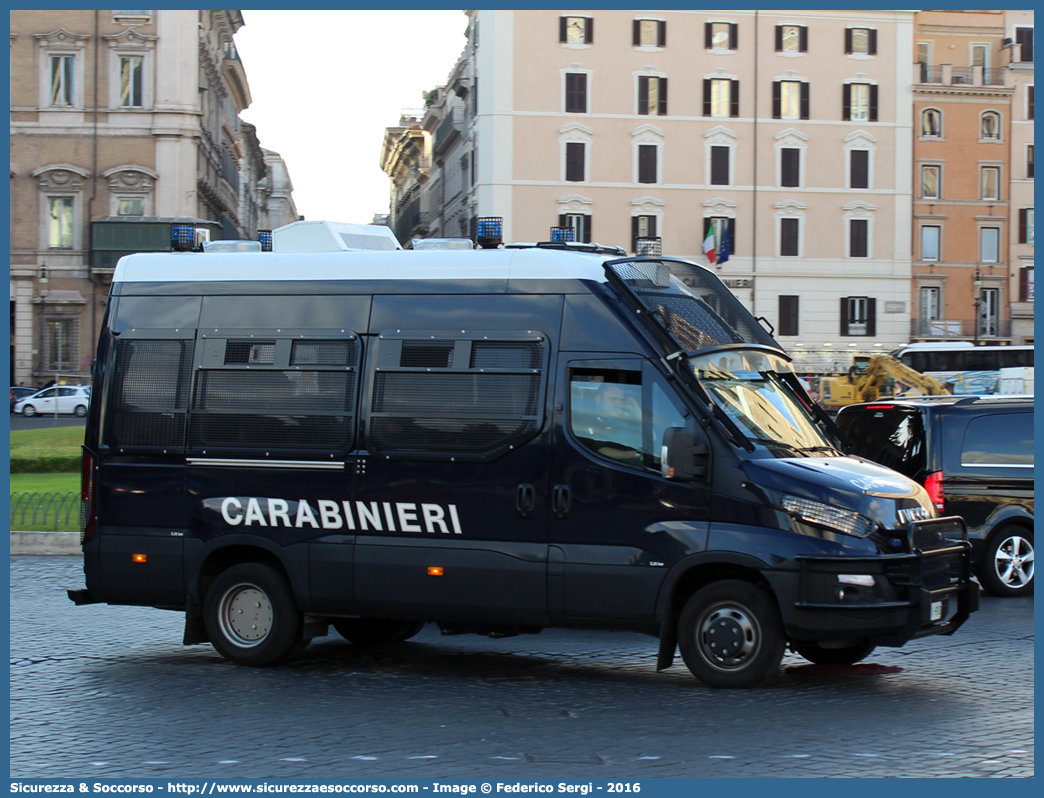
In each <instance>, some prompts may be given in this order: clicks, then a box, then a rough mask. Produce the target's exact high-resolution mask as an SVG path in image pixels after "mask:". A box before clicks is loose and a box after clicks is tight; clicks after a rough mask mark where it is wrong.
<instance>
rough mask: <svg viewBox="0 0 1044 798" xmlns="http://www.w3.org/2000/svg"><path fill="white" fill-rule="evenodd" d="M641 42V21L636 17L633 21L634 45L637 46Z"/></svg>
mask: <svg viewBox="0 0 1044 798" xmlns="http://www.w3.org/2000/svg"><path fill="white" fill-rule="evenodd" d="M641 43H642V23H641V20H638V19H636V20H635V21H634V46H635V47H637V46H638V45H640V44H641Z"/></svg>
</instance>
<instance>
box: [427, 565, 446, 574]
mask: <svg viewBox="0 0 1044 798" xmlns="http://www.w3.org/2000/svg"><path fill="white" fill-rule="evenodd" d="M444 573H446V572H445V571H444V570H443V569H442V566H440V565H429V566H428V576H442V575H443V574H444Z"/></svg>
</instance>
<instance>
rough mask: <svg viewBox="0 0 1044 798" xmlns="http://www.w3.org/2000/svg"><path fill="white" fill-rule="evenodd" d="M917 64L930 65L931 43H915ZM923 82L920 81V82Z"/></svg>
mask: <svg viewBox="0 0 1044 798" xmlns="http://www.w3.org/2000/svg"><path fill="white" fill-rule="evenodd" d="M917 63H918V64H920V65H921V66H930V65H931V63H932V43H931V42H917ZM921 82H922V83H924V82H925V81H924V80H923V79H922V81H921Z"/></svg>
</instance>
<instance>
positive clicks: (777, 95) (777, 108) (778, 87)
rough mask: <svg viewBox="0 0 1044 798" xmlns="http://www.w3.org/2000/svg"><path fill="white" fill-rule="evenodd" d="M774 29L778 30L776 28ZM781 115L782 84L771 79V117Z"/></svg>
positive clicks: (779, 116)
mask: <svg viewBox="0 0 1044 798" xmlns="http://www.w3.org/2000/svg"><path fill="white" fill-rule="evenodd" d="M776 30H779V28H777V29H776ZM782 116H783V85H782V84H781V83H780V82H779V81H778V80H774V81H772V118H773V119H780V118H781V117H782Z"/></svg>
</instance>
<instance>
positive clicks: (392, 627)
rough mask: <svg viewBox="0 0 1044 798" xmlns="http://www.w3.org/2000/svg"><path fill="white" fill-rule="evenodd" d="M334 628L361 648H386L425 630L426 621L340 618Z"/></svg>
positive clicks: (335, 622) (334, 623)
mask: <svg viewBox="0 0 1044 798" xmlns="http://www.w3.org/2000/svg"><path fill="white" fill-rule="evenodd" d="M333 628H334V629H336V630H337V634H339V635H340V636H341V637H343V638H344V639H345V640H347V641H348V642H350V643H355V644H356V645H359V646H385V645H390V644H392V643H401V642H403V641H404V640H409V639H410V638H411V637H413V636H414V635H416V634H417V633H418V632H420V630H421V629H423V628H424V621H396V620H390V619H387V618H338V619H337V620H335V621H334V622H333Z"/></svg>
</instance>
